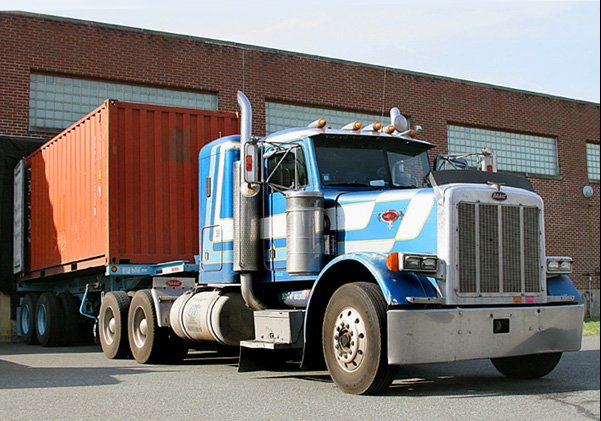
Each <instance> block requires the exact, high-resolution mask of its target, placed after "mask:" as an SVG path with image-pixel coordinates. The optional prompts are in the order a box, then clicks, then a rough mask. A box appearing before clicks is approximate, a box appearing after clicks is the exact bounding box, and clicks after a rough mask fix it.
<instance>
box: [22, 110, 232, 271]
mask: <svg viewBox="0 0 601 421" xmlns="http://www.w3.org/2000/svg"><path fill="white" fill-rule="evenodd" d="M238 130H239V127H238V119H237V117H236V114H234V113H226V112H216V111H205V110H193V109H184V108H174V107H165V106H154V105H144V104H131V103H125V102H119V101H115V100H107V101H105V102H104V104H103V105H101V106H100V107H99V108H97V109H96V110H94V111H92V112H91V113H90V114H88V115H87V116H86V117H84V118H82V119H81V120H80V121H78V122H77V123H75V124H73V125H72V126H71V127H69V128H68V129H66V130H65V131H63V132H62V133H60V134H59V135H57V136H56V137H55V138H53V139H52V140H50V141H49V142H47V143H46V144H45V145H44V146H42V147H41V148H40V149H39V150H37V151H36V152H34V153H33V154H31V155H30V156H29V157H28V158H27V161H28V165H29V167H30V170H31V172H30V177H31V178H30V179H31V192H30V198H29V203H30V217H31V225H30V233H29V234H30V238H31V242H30V243H29V244H28V248H29V253H28V255H29V270H30V272H31V273H32V275H33V277H35V276H36V272H37V274H38V275H40V274H43V275H46V276H47V275H50V274H53V273H61V272H66V271H73V270H79V269H84V268H90V267H95V266H104V265H106V264H109V263H131V264H151V263H159V262H166V261H172V260H181V259H185V260H189V261H193V260H194V255H195V254H198V152H199V151H200V148H201V147H202V146H203V145H204V144H206V143H208V142H210V141H211V140H213V139H216V138H218V137H220V136H226V135H229V134H233V133H237V132H238ZM40 271H43V273H42V272H40Z"/></svg>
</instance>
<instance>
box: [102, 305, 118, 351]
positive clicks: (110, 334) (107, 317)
mask: <svg viewBox="0 0 601 421" xmlns="http://www.w3.org/2000/svg"><path fill="white" fill-rule="evenodd" d="M116 331H117V320H116V319H115V314H114V313H113V309H112V308H110V307H107V308H106V309H105V311H104V317H103V323H102V333H103V335H104V342H106V344H107V345H110V344H112V343H113V341H114V340H115V334H116Z"/></svg>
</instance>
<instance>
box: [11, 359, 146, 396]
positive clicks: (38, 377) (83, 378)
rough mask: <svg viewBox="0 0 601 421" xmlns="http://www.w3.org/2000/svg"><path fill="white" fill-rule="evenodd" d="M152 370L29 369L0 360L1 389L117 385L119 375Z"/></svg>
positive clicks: (93, 368)
mask: <svg viewBox="0 0 601 421" xmlns="http://www.w3.org/2000/svg"><path fill="white" fill-rule="evenodd" d="M153 371H155V370H152V369H148V368H142V367H141V368H119V367H89V368H87V367H56V368H48V367H30V366H28V365H24V364H18V363H14V362H9V361H5V360H2V359H0V373H2V376H0V390H10V389H36V388H41V389H48V388H57V387H84V386H105V385H116V384H119V383H121V382H122V381H121V380H120V379H119V378H118V377H119V376H130V375H142V374H145V373H151V372H153Z"/></svg>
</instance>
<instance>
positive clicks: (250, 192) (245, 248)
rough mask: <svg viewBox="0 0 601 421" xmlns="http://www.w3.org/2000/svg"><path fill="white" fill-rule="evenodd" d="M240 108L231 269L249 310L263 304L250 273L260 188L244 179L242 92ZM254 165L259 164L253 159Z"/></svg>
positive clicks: (248, 122) (255, 260) (248, 110)
mask: <svg viewBox="0 0 601 421" xmlns="http://www.w3.org/2000/svg"><path fill="white" fill-rule="evenodd" d="M238 105H239V107H240V162H239V163H237V165H235V166H234V180H237V181H235V182H234V270H236V271H239V272H240V291H241V293H242V298H243V299H244V302H245V303H246V305H247V306H248V307H249V308H251V309H252V310H263V309H265V308H266V306H265V305H264V304H263V303H262V302H261V300H259V299H258V298H257V296H256V295H255V293H254V290H253V272H255V273H256V272H257V271H258V270H259V264H260V250H259V248H260V244H261V241H260V218H261V215H260V206H259V205H260V200H261V195H260V194H259V192H260V190H259V188H258V186H259V185H258V184H257V185H251V184H250V183H247V182H246V181H245V178H244V173H245V167H242V166H243V165H245V159H246V156H245V153H246V151H247V146H246V145H247V144H249V143H250V142H251V130H252V107H251V105H250V101H249V100H248V98H247V97H246V95H244V93H242V92H240V91H238ZM255 164H256V165H262V163H260V162H258V159H256V160H255Z"/></svg>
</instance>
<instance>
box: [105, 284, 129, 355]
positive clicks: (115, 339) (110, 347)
mask: <svg viewBox="0 0 601 421" xmlns="http://www.w3.org/2000/svg"><path fill="white" fill-rule="evenodd" d="M128 309H129V296H128V295H127V293H125V292H123V291H112V292H109V293H107V294H105V295H104V297H103V298H102V304H101V305H100V315H99V317H98V337H99V340H100V346H101V347H102V352H104V355H106V357H107V358H110V359H116V358H125V357H127V355H128V354H129V344H128V343H127V310H128Z"/></svg>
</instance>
